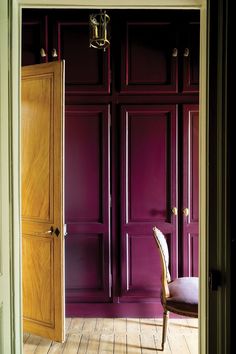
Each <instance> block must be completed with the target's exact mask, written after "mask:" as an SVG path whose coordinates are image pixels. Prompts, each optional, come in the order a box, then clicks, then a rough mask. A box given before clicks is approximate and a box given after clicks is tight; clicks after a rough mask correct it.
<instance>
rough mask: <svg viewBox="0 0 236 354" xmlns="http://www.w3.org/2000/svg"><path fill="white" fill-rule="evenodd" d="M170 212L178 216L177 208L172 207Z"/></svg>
mask: <svg viewBox="0 0 236 354" xmlns="http://www.w3.org/2000/svg"><path fill="white" fill-rule="evenodd" d="M171 211H172V214H174V215H175V216H176V215H178V208H176V207H173V208H172V209H171Z"/></svg>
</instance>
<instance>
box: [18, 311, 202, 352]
mask: <svg viewBox="0 0 236 354" xmlns="http://www.w3.org/2000/svg"><path fill="white" fill-rule="evenodd" d="M161 335H162V319H155V318H153V319H150V318H116V319H112V318H67V319H66V340H65V342H64V343H57V342H53V341H50V340H48V339H45V338H41V337H38V336H35V335H33V334H29V333H24V335H23V340H24V354H33V353H34V354H61V353H63V354H158V353H163V354H179V353H180V354H197V353H198V320H197V319H190V318H178V319H172V318H171V319H170V320H169V326H168V333H167V341H166V345H165V350H164V351H161Z"/></svg>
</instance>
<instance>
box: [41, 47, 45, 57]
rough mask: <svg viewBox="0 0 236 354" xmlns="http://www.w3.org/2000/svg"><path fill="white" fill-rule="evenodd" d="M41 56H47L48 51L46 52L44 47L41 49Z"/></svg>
mask: <svg viewBox="0 0 236 354" xmlns="http://www.w3.org/2000/svg"><path fill="white" fill-rule="evenodd" d="M40 56H41V58H45V57H46V52H45V50H44V48H41V49H40Z"/></svg>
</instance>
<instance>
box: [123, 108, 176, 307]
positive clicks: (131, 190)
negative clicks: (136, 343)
mask: <svg viewBox="0 0 236 354" xmlns="http://www.w3.org/2000/svg"><path fill="white" fill-rule="evenodd" d="M176 134H177V109H176V106H175V105H168V106H161V105H159V106H141V105H133V106H123V107H122V141H121V227H120V229H121V235H120V237H121V254H122V256H121V257H122V259H121V268H122V269H121V275H122V279H121V282H122V286H121V298H120V301H132V300H133V301H138V300H142V299H146V300H147V299H150V300H151V299H153V300H154V301H157V300H158V299H159V293H160V284H161V283H160V276H161V269H160V265H161V263H160V259H159V255H158V252H157V249H156V245H155V242H154V239H153V236H152V227H153V226H154V225H156V226H157V227H158V228H160V229H161V230H162V231H163V233H164V234H165V235H166V237H167V241H168V245H169V250H170V259H171V262H170V270H171V273H172V274H173V276H174V277H175V276H176V275H177V264H178V260H177V253H176V250H177V231H176V230H177V229H176V216H175V215H174V214H173V213H172V211H171V210H172V208H173V207H175V206H176V205H177V189H176V186H177V165H176V161H177V150H176V142H177V140H176V139H177V137H176Z"/></svg>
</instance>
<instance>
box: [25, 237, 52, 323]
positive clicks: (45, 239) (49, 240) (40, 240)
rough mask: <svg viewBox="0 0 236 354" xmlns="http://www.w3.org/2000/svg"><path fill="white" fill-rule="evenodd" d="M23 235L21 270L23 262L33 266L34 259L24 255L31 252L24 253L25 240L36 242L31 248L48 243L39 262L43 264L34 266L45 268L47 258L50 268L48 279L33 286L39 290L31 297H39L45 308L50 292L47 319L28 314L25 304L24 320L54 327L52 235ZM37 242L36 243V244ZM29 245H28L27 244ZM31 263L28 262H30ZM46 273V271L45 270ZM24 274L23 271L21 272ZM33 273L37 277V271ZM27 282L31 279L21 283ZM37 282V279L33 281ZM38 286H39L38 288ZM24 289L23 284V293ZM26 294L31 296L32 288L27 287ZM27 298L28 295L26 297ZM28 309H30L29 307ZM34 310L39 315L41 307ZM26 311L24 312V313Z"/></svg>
mask: <svg viewBox="0 0 236 354" xmlns="http://www.w3.org/2000/svg"><path fill="white" fill-rule="evenodd" d="M22 237H23V240H22V249H23V251H22V252H23V270H24V262H27V267H28V266H29V267H31V268H32V267H34V261H33V260H34V259H33V258H32V259H31V260H30V259H29V256H26V254H27V255H29V254H30V255H31V254H32V252H25V254H24V244H25V242H26V240H28V241H30V242H31V243H32V241H33V242H36V244H35V246H31V249H35V250H36V249H37V250H38V249H39V247H41V246H42V244H45V245H46V244H48V246H47V245H46V246H47V248H48V251H47V255H46V254H45V247H44V252H43V255H44V257H43V258H44V259H43V261H42V263H41V265H42V264H43V266H41V267H37V265H36V268H37V269H41V270H42V269H44V268H45V265H46V264H45V262H46V260H47V259H48V258H49V261H48V262H47V263H49V264H48V267H49V268H50V279H48V278H47V279H44V281H45V282H44V283H43V284H38V286H35V287H34V290H36V289H37V291H39V293H36V294H35V295H34V296H33V297H34V298H37V299H38V300H39V299H41V302H40V301H39V303H40V304H41V306H42V308H44V309H45V305H46V298H47V294H51V298H50V299H48V300H49V301H48V303H47V305H48V306H49V308H48V310H49V312H48V313H47V315H49V316H48V319H45V320H43V321H40V320H38V319H36V318H35V317H34V316H33V315H32V316H30V315H29V316H28V315H27V313H26V311H27V310H26V306H25V309H24V316H23V317H24V320H26V321H27V320H28V321H30V322H33V323H34V324H39V325H43V326H47V327H50V328H54V327H55V306H54V303H53V296H54V295H55V287H54V277H53V274H54V263H53V254H54V251H53V249H54V247H55V245H54V238H53V237H52V236H49V237H46V236H45V237H42V236H36V237H34V238H33V239H32V235H27V234H23V235H22ZM37 243H38V246H37ZM39 243H40V246H39ZM25 246H26V245H25ZM28 247H29V245H28ZM29 262H30V263H31V264H30V263H29ZM45 271H46V272H47V274H48V271H47V270H45ZM23 274H25V273H23ZM35 275H36V278H37V272H35ZM23 279H24V276H23ZM25 282H26V283H27V284H29V283H32V282H33V279H26V280H25V281H24V282H23V285H24V284H26V283H25ZM35 282H36V283H37V280H36V281H35ZM47 282H49V289H48V288H47V287H46V285H47ZM39 286H40V288H39ZM34 290H33V291H34ZM24 291H25V289H24V286H23V293H24ZM45 291H46V294H45V296H43V294H44V293H45ZM28 296H31V298H32V289H30V288H29V289H28ZM25 297H26V295H24V296H23V298H25ZM26 298H28V297H26ZM29 310H30V309H29ZM35 310H36V311H38V310H39V311H40V316H41V315H42V311H41V309H39V308H37V307H35ZM25 313H26V314H25Z"/></svg>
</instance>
